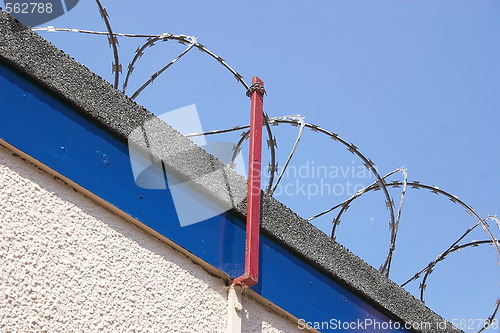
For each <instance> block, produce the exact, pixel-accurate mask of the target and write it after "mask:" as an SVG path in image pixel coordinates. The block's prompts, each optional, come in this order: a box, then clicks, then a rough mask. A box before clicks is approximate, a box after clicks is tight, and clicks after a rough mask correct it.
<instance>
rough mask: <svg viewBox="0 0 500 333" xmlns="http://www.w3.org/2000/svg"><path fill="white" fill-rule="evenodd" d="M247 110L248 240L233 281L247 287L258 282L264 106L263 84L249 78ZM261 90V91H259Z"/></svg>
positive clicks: (256, 78)
mask: <svg viewBox="0 0 500 333" xmlns="http://www.w3.org/2000/svg"><path fill="white" fill-rule="evenodd" d="M252 87H256V88H255V89H252V90H251V95H250V98H251V107H250V154H249V155H250V156H249V160H248V199H247V227H246V233H247V239H246V250H245V273H244V274H243V275H242V276H240V277H239V278H236V279H234V280H233V283H242V284H245V285H246V286H248V287H251V286H253V285H254V284H256V283H257V282H258V280H259V243H260V242H259V236H260V199H261V196H260V193H261V192H260V180H261V165H262V124H263V123H262V121H263V111H264V109H263V105H264V82H262V80H261V79H259V78H258V77H256V76H254V77H253V78H252ZM259 87H260V88H259Z"/></svg>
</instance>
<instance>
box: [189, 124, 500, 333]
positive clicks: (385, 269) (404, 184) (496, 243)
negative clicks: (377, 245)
mask: <svg viewBox="0 0 500 333" xmlns="http://www.w3.org/2000/svg"><path fill="white" fill-rule="evenodd" d="M269 122H270V124H271V125H278V124H280V123H286V124H290V125H292V126H300V129H299V133H298V135H297V138H296V140H295V143H294V145H293V147H292V149H291V151H290V153H289V155H288V157H287V159H286V162H285V165H284V167H283V169H282V171H281V172H280V174H279V176H278V181H279V180H280V179H281V176H282V175H283V174H284V172H285V170H286V167H287V166H288V164H289V162H290V161H291V158H292V157H293V154H294V153H295V151H296V149H297V145H298V142H299V141H300V138H301V137H302V130H303V128H304V127H308V128H310V129H311V130H313V131H314V132H319V133H323V134H325V135H327V136H329V137H330V138H332V139H333V140H334V141H337V142H339V143H341V144H343V145H344V146H346V147H347V149H348V150H349V151H350V152H351V153H354V154H355V155H357V156H358V157H360V158H361V160H362V161H363V162H364V166H365V167H366V168H367V169H368V170H372V168H370V167H369V166H370V165H371V164H370V163H366V161H371V160H369V159H368V158H366V157H365V156H364V155H363V154H362V153H361V152H359V150H358V148H357V147H356V146H355V145H354V144H350V143H349V142H348V141H346V140H343V139H341V138H340V137H339V135H338V134H337V133H333V132H330V131H327V130H325V129H323V128H321V127H319V126H317V125H314V124H309V123H305V122H304V117H302V116H300V115H297V116H282V117H273V118H270V119H269ZM248 128H249V126H248V125H244V126H235V127H233V128H228V129H221V130H213V131H207V132H203V133H192V134H188V135H186V136H187V137H194V136H201V135H214V134H222V133H228V132H234V131H243V130H247V129H248ZM248 137H249V131H248V130H247V131H243V132H242V133H241V136H240V139H239V140H238V142H237V143H236V144H235V146H234V147H233V156H232V160H231V165H230V166H231V167H233V168H234V167H235V164H234V161H235V159H236V156H237V155H238V153H239V152H240V151H241V146H242V144H243V142H244V141H245V140H246V139H248ZM372 163H373V162H372ZM373 166H374V164H373ZM270 167H271V166H270ZM373 169H375V168H374V167H373ZM375 172H376V169H375ZM396 173H401V174H402V178H403V179H402V181H398V180H394V181H391V182H389V183H387V182H385V180H386V179H387V178H389V177H391V176H392V175H394V174H396ZM378 178H379V177H377V181H375V182H374V183H372V184H370V185H368V186H367V187H365V188H363V189H361V190H359V191H357V192H356V193H355V194H354V195H352V196H351V197H350V198H348V199H346V200H345V201H343V202H341V203H339V204H336V205H334V206H332V207H330V208H328V209H326V210H324V211H322V212H320V213H318V214H316V215H314V216H312V217H310V218H308V219H307V221H312V220H314V219H316V218H318V217H320V216H323V215H326V214H328V213H330V212H332V211H334V210H336V209H337V208H341V209H340V211H339V212H338V213H337V215H336V217H335V218H334V219H333V221H332V233H331V236H330V237H331V238H332V239H334V240H335V231H336V229H337V227H338V226H339V224H340V221H341V217H342V215H343V214H344V213H345V212H346V211H347V209H348V208H349V207H351V204H352V202H353V201H354V200H356V199H358V198H360V197H361V196H363V195H364V194H366V193H368V192H371V191H377V190H380V189H383V188H387V187H389V186H391V187H393V188H401V194H400V202H399V207H398V210H397V215H396V218H395V220H394V222H391V223H390V225H389V228H390V231H391V242H390V246H389V251H388V254H387V256H386V259H385V262H384V264H383V265H382V266H381V268H380V269H379V271H380V272H381V273H383V274H385V275H386V276H387V275H388V274H389V272H390V267H391V266H390V265H391V262H392V256H393V253H394V251H395V244H396V236H397V233H398V228H399V223H400V220H401V214H402V210H403V206H404V200H405V195H406V191H407V188H408V186H410V188H413V189H427V190H429V191H431V192H432V193H435V194H440V195H443V196H445V197H447V198H448V199H449V200H450V201H452V202H453V203H458V204H459V205H461V206H462V207H464V208H465V210H466V211H467V212H468V213H469V214H470V215H472V216H473V217H475V218H476V220H477V222H476V224H475V225H474V226H472V227H470V228H469V229H467V231H466V232H465V233H464V234H463V235H462V236H461V237H460V238H459V239H458V240H457V241H455V242H454V243H453V244H452V245H451V246H450V247H449V248H448V249H447V250H446V251H444V252H443V253H442V254H440V255H439V256H438V257H437V259H436V260H434V261H432V262H431V263H429V264H428V265H427V266H426V267H425V268H424V269H422V270H421V271H419V272H418V273H416V274H415V275H414V276H413V277H412V278H411V279H409V280H408V281H406V282H405V283H403V284H402V285H401V287H404V286H405V285H407V284H408V283H410V282H411V281H414V280H416V279H418V278H420V277H421V275H422V274H424V273H425V274H424V278H423V279H424V281H423V282H422V283H421V284H420V285H419V289H420V299H421V301H422V302H424V303H425V300H424V293H425V287H426V281H427V279H428V277H429V276H430V274H431V273H432V272H433V268H434V267H435V266H436V265H437V264H438V263H439V262H441V261H442V260H444V259H445V258H446V257H447V256H448V255H449V254H451V253H454V252H458V251H460V250H461V249H464V248H468V247H473V246H479V245H482V244H492V245H493V248H494V249H495V251H496V253H497V257H498V260H499V261H498V262H499V264H500V240H498V239H496V238H495V237H494V235H493V233H492V232H491V230H490V228H489V226H488V224H487V223H486V220H489V219H491V220H494V221H495V222H496V223H497V226H498V227H499V228H500V220H499V219H498V218H497V217H496V216H487V217H486V218H484V219H481V218H480V217H479V215H478V214H477V212H476V211H475V210H474V209H473V208H472V207H471V206H469V205H468V204H466V203H465V202H464V201H462V200H461V199H460V198H459V197H458V196H456V195H454V194H451V193H449V192H446V191H444V190H442V189H440V188H439V187H437V186H429V185H425V184H422V183H421V182H418V181H408V173H407V169H406V168H398V169H395V170H393V171H391V172H389V173H388V174H386V175H385V176H383V177H380V179H378ZM278 181H277V183H278ZM277 183H276V184H275V186H273V187H272V189H273V190H274V189H276V186H277ZM270 194H271V195H272V192H271V193H270ZM390 202H391V204H390V205H388V204H386V206H387V207H388V208H389V207H391V206H394V202H393V200H392V198H391V199H390ZM478 226H482V228H483V229H484V230H485V231H486V232H487V233H488V235H489V236H490V240H484V241H472V242H470V243H467V244H462V245H459V242H460V241H462V240H463V239H464V238H465V237H466V236H467V235H468V234H469V233H470V232H472V230H474V229H475V228H476V227H478ZM499 309H500V297H499V298H498V299H497V301H496V305H495V308H494V310H493V313H492V314H491V315H490V316H489V317H488V318H487V319H486V320H485V324H484V326H483V327H482V328H481V329H480V330H479V331H478V332H477V333H480V332H483V331H484V330H485V329H487V327H488V323H491V322H492V321H493V319H494V318H495V316H496V315H497V313H498V311H499Z"/></svg>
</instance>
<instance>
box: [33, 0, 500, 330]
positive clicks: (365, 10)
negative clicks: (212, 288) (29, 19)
mask: <svg viewBox="0 0 500 333" xmlns="http://www.w3.org/2000/svg"><path fill="white" fill-rule="evenodd" d="M103 5H104V6H105V7H106V9H107V11H108V13H109V15H110V19H111V23H112V26H113V29H114V31H116V32H130V33H150V34H157V33H162V32H170V33H175V34H186V35H194V36H198V37H199V41H200V42H201V43H203V44H204V45H206V46H207V47H208V48H209V49H210V50H212V51H214V52H215V53H216V54H218V55H220V56H222V57H223V58H224V59H226V61H227V62H228V63H229V64H230V65H231V66H233V68H235V69H236V70H237V71H239V72H240V73H241V74H242V75H243V76H244V78H245V79H246V81H247V82H249V81H250V78H251V77H252V76H253V75H258V76H259V77H261V78H262V79H263V80H264V81H265V85H266V87H267V90H268V96H266V100H265V108H266V111H267V113H268V114H269V115H270V116H280V115H294V114H301V115H303V116H305V117H306V121H308V122H312V123H315V124H318V125H320V126H321V127H323V128H326V129H328V130H331V131H333V132H336V133H339V135H340V136H341V137H343V138H344V139H346V140H348V141H350V142H353V143H354V144H355V145H356V146H357V147H359V148H360V151H361V152H362V153H364V154H365V155H366V156H368V157H369V158H371V159H372V160H373V161H374V162H375V164H376V165H377V166H378V170H379V171H380V173H381V174H386V173H388V172H389V171H392V170H394V169H395V168H397V167H400V166H405V167H407V168H408V173H409V179H415V180H419V181H421V182H422V183H426V184H429V185H437V186H439V187H441V188H443V189H445V190H447V191H449V192H451V193H454V194H456V195H458V196H459V197H460V198H462V199H464V200H465V202H467V203H469V204H470V205H472V206H473V207H474V208H475V209H477V211H478V212H479V215H480V216H486V215H488V214H497V213H500V205H499V203H500V200H499V199H500V194H499V192H498V191H499V185H500V172H499V168H498V166H499V165H500V148H499V144H498V128H499V119H500V117H499V115H498V113H499V111H500V98H499V91H500V43H499V38H500V1H475V0H474V1H473V0H470V1H459V0H453V1H430V0H429V1H423V0H419V1H305V0H302V1H103ZM45 25H52V26H55V27H69V28H81V29H90V30H99V31H105V26H104V24H103V23H102V21H101V19H100V17H99V14H98V12H97V6H96V4H95V3H94V2H93V1H81V3H80V4H78V5H77V6H76V7H75V8H74V9H73V10H72V11H70V12H69V13H67V14H66V15H63V16H62V17H60V18H58V19H56V20H54V21H51V22H49V23H47V24H45ZM40 34H41V35H42V36H43V37H44V38H47V39H48V40H49V41H51V42H52V43H54V44H55V45H56V46H58V47H59V48H61V49H63V50H65V51H66V52H67V53H68V54H70V55H71V56H72V57H74V58H76V59H77V60H78V61H80V62H81V63H83V64H84V65H86V66H87V67H88V68H90V69H91V70H92V71H94V72H96V73H98V74H99V75H101V76H102V77H104V78H105V79H107V80H109V81H112V79H113V77H112V75H111V62H112V53H111V49H110V48H109V47H108V45H107V41H106V38H103V37H98V36H87V35H80V34H72V33H45V32H41V33H40ZM140 44H141V42H140V41H139V40H124V39H120V45H121V48H120V57H121V63H122V65H123V68H124V69H125V68H126V66H127V64H128V62H129V61H130V59H131V58H132V55H133V51H134V50H135V49H136V48H137V46H139V45H140ZM182 49H183V46H182V45H178V44H177V43H173V42H165V43H163V45H160V46H157V47H154V48H151V49H148V50H147V53H146V55H145V56H144V57H143V58H142V59H141V62H139V63H138V64H137V66H136V77H135V78H134V80H133V81H132V83H131V85H130V89H131V90H130V92H132V91H133V88H136V87H138V86H139V85H140V83H141V81H145V80H146V79H147V78H148V76H149V75H151V74H152V73H153V72H154V71H155V70H157V69H158V68H160V67H161V66H162V65H163V64H164V63H165V62H166V61H169V60H170V59H172V58H173V57H175V56H176V54H177V53H178V52H180V51H181V50H182ZM137 101H138V102H139V103H141V104H143V105H145V106H146V107H147V108H148V109H149V110H150V111H152V112H154V113H156V114H161V113H163V112H166V111H169V110H172V109H175V108H178V107H182V106H186V105H189V104H196V106H197V109H198V111H199V113H200V115H201V120H202V123H203V126H204V129H205V130H212V129H217V128H226V127H233V126H235V125H238V124H245V123H247V122H248V109H249V103H248V99H247V98H246V97H245V95H244V90H243V89H242V87H241V86H240V85H238V84H237V83H236V80H235V79H234V78H233V77H231V74H230V73H228V72H226V71H225V70H224V69H223V68H222V67H221V66H219V64H217V63H216V62H215V61H214V60H213V59H211V58H209V57H207V56H205V55H203V54H202V53H201V52H199V51H197V50H192V51H191V52H190V53H189V54H187V55H186V56H185V57H184V58H183V59H181V60H180V61H179V63H177V64H176V65H175V66H174V67H172V68H171V69H169V70H168V71H167V72H166V73H165V74H163V77H160V78H159V79H157V81H155V83H154V84H153V85H152V86H151V87H150V88H148V89H147V90H146V91H145V92H144V93H143V94H142V95H141V96H140V97H139V98H138V99H137ZM274 129H275V133H276V136H277V138H278V145H279V149H278V150H279V157H280V165H283V163H284V158H285V157H286V155H287V154H288V149H290V147H291V145H292V144H293V140H294V138H295V135H296V128H294V127H291V128H289V127H286V126H282V125H280V126H279V127H277V128H276V127H275V128H274ZM234 139H237V135H236V136H223V137H220V138H217V140H218V141H223V140H234ZM292 165H293V166H294V167H295V168H296V169H295V171H296V172H298V171H299V168H300V167H301V166H302V167H303V168H302V171H303V174H304V173H305V174H306V175H305V176H304V177H293V175H289V177H286V178H285V179H284V181H283V183H282V185H283V186H285V185H287V184H291V185H289V187H288V189H289V190H290V191H289V192H288V194H287V193H283V191H282V193H281V194H279V195H277V196H276V197H277V198H278V199H279V200H281V201H282V202H284V203H285V204H287V205H288V206H290V207H291V208H292V209H293V210H295V211H296V212H298V213H299V214H300V215H302V216H303V217H306V218H307V217H310V216H312V215H314V214H315V213H317V212H319V211H321V210H323V209H326V208H328V207H329V206H332V205H333V204H335V203H339V202H341V201H342V200H344V199H345V198H347V197H348V195H349V194H352V190H351V193H349V188H348V187H349V186H348V182H351V183H352V184H364V185H368V184H370V183H371V182H373V181H374V180H375V179H374V178H373V176H371V177H369V176H368V174H366V173H361V172H360V173H358V171H359V169H358V167H359V166H360V165H362V164H361V162H360V161H359V160H358V159H356V158H355V157H354V156H353V155H351V154H350V153H349V152H348V151H347V150H346V149H345V148H343V147H342V146H340V145H338V144H335V142H334V141H332V140H330V139H327V138H324V137H322V136H321V135H319V134H317V133H313V132H311V131H306V133H305V136H304V139H303V142H302V143H301V145H300V146H299V150H298V151H297V155H296V156H295V157H294V160H293V161H292ZM314 166H324V167H327V168H328V170H330V171H332V170H337V171H341V170H344V171H347V172H348V173H349V174H350V175H348V176H347V177H343V176H341V175H340V176H339V177H336V176H334V175H333V174H329V176H328V177H318V176H317V175H313V174H312V173H313V171H314V170H315V169H314ZM353 170H354V171H355V175H354V177H353V176H352V171H353ZM299 178H300V179H299ZM391 179H393V180H394V179H401V178H400V177H399V175H396V176H394V177H392V178H391ZM324 183H328V184H330V185H331V184H340V185H339V187H337V189H338V190H339V191H340V189H344V191H343V193H339V192H337V194H338V195H336V194H330V195H327V194H326V193H322V194H321V193H319V194H314V195H311V193H309V195H307V194H306V195H304V193H302V192H301V191H300V186H301V185H302V184H316V185H317V186H319V187H321V185H322V184H324ZM330 188H332V187H330ZM323 189H324V190H325V191H326V189H327V185H324V187H323ZM391 194H393V196H394V199H395V201H396V203H398V200H399V194H398V192H396V191H395V192H391ZM332 218H333V216H332V215H329V216H327V217H324V218H322V219H318V220H317V221H315V225H317V226H318V227H319V228H320V229H322V230H324V231H325V232H327V233H329V232H330V228H331V219H332ZM388 221H389V215H388V212H387V210H386V209H385V203H384V197H383V196H382V195H381V193H380V192H376V193H372V194H368V195H366V196H364V197H362V198H361V199H359V200H357V201H355V202H354V204H353V205H352V207H351V208H350V210H349V211H348V212H347V213H346V214H345V215H344V218H343V222H342V224H341V225H340V227H339V231H338V238H337V240H338V241H339V242H340V243H342V244H344V245H345V246H346V247H348V248H349V249H351V250H352V251H353V252H354V253H356V254H358V255H359V256H361V257H362V258H364V259H365V260H366V261H367V262H369V263H370V264H372V265H373V266H375V267H376V268H378V267H379V266H380V265H381V264H382V262H383V260H384V257H385V254H386V251H387V249H386V248H387V245H388V239H389V231H388ZM473 223H474V220H473V219H472V218H471V217H470V216H469V215H468V214H467V213H465V212H464V211H463V209H462V208H461V207H459V206H456V205H454V204H453V203H451V202H450V201H449V200H447V199H445V198H440V197H438V196H436V195H434V194H432V193H429V192H425V191H424V190H419V191H417V190H412V189H409V190H408V194H407V197H406V204H405V208H404V210H403V215H402V220H401V226H400V235H399V238H398V240H399V241H398V244H397V246H398V248H397V250H396V256H395V258H394V262H393V268H392V269H393V272H392V273H391V278H392V279H394V280H395V281H396V282H398V283H402V282H403V281H405V280H406V278H409V277H411V276H412V275H413V274H414V273H415V272H416V271H417V270H418V269H420V268H422V267H424V266H425V265H426V264H427V263H428V262H429V261H430V260H432V259H434V258H435V257H436V256H437V255H438V254H439V253H440V252H441V251H443V250H444V249H446V248H447V247H448V246H449V245H450V244H451V242H452V241H453V240H455V239H456V238H458V236H459V235H461V234H462V233H463V232H464V231H465V229H466V228H468V227H469V226H471V225H472V224H473ZM490 225H491V226H492V228H494V231H495V233H496V236H497V238H498V237H500V235H499V234H500V233H499V232H498V228H496V226H495V225H494V224H493V223H492V224H490ZM486 237H487V235H486V234H485V233H484V232H477V233H474V234H473V235H472V237H470V238H469V240H471V239H486ZM498 277H499V269H498V268H497V264H496V255H495V253H494V251H493V250H492V248H491V247H490V246H488V247H484V248H474V249H469V250H464V251H463V252H462V253H460V254H455V255H451V256H450V258H449V260H448V259H447V260H446V261H445V262H443V264H442V266H438V267H437V268H436V272H435V273H434V274H433V275H432V276H431V278H430V280H429V286H428V290H427V294H426V300H427V304H428V305H429V306H430V307H431V308H432V309H434V310H435V311H436V312H438V313H440V314H442V315H443V316H445V317H446V318H448V319H450V320H451V319H479V318H484V317H485V316H488V315H489V314H490V313H491V312H492V310H493V305H494V301H495V300H496V298H497V295H498V294H499V285H498ZM408 290H409V291H411V292H413V293H414V294H415V295H416V292H417V285H416V284H415V283H414V284H413V285H412V286H410V287H409V288H408ZM469 331H471V332H472V331H473V330H469Z"/></svg>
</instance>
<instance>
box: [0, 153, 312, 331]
mask: <svg viewBox="0 0 500 333" xmlns="http://www.w3.org/2000/svg"><path fill="white" fill-rule="evenodd" d="M82 172H83V171H82ZM243 307H244V310H243V311H244V316H243V317H244V318H243V323H242V327H243V329H242V331H243V332H248V333H250V332H270V333H275V332H291V333H293V332H304V331H303V330H299V329H298V328H297V326H296V324H294V323H293V322H291V321H290V320H288V319H286V318H284V317H282V316H280V315H279V314H277V313H274V312H272V311H270V310H269V309H268V308H266V307H265V306H263V305H262V304H260V303H258V302H256V301H254V300H252V299H250V298H248V297H246V296H244V297H243ZM226 311H227V287H226V286H225V283H224V281H223V279H221V278H219V277H215V276H213V275H210V274H208V273H207V272H206V271H205V269H203V268H202V267H201V266H199V265H197V264H195V263H193V262H192V261H191V260H190V259H189V258H187V257H186V256H185V255H183V254H182V253H180V252H179V251H177V250H174V249H172V248H171V247H169V246H168V245H166V244H165V243H163V242H161V241H159V240H158V239H156V238H154V237H152V236H150V235H149V234H147V233H146V232H144V231H142V230H141V229H139V228H138V227H136V226H135V225H133V224H132V223H130V222H128V221H125V220H123V219H122V218H120V217H119V216H117V215H115V214H113V213H112V212H110V211H108V210H106V209H105V208H103V207H102V206H100V205H98V204H96V203H95V202H94V201H92V200H90V199H89V198H87V197H85V196H83V195H82V194H80V193H78V192H75V191H74V190H73V189H72V188H70V187H69V186H67V185H65V184H64V183H63V182H61V181H58V180H56V179H54V178H53V177H52V176H51V175H49V174H47V173H45V172H44V171H41V170H39V169H37V168H36V167H35V166H33V165H32V164H29V163H27V162H25V161H23V160H22V159H20V158H19V157H16V156H13V155H12V154H11V153H10V152H9V151H7V150H6V149H4V148H2V147H0V332H41V331H46V332H95V331H99V330H101V331H113V332H127V331H143V332H210V333H214V332H226V321H227V312H226Z"/></svg>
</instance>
